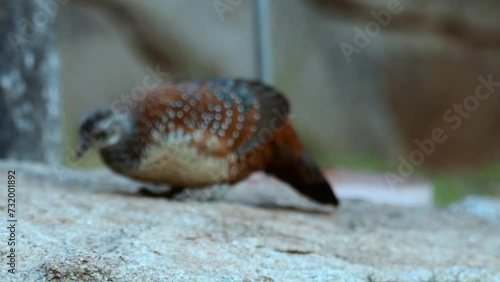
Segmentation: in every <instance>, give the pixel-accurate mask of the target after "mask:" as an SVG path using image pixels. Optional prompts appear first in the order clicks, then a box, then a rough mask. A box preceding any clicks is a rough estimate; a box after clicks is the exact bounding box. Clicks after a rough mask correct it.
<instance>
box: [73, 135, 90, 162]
mask: <svg viewBox="0 0 500 282" xmlns="http://www.w3.org/2000/svg"><path fill="white" fill-rule="evenodd" d="M89 148H90V144H89V141H88V140H87V138H82V139H81V140H80V144H78V149H76V158H77V159H79V158H81V157H82V156H83V154H85V152H87V151H88V150H89Z"/></svg>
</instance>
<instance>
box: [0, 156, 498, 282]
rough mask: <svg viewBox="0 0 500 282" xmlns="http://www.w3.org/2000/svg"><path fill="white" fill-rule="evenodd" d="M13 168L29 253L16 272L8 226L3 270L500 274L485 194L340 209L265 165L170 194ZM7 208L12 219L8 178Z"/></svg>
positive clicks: (300, 277) (87, 174) (185, 275)
mask: <svg viewBox="0 0 500 282" xmlns="http://www.w3.org/2000/svg"><path fill="white" fill-rule="evenodd" d="M9 169H15V170H16V176H17V179H16V180H17V181H16V183H17V193H16V199H17V200H16V209H17V210H16V213H17V216H16V218H17V219H18V222H17V223H16V224H17V229H16V240H17V242H16V243H17V246H16V250H17V251H16V258H17V262H16V263H17V264H16V274H14V275H13V274H10V273H8V272H7V270H8V267H7V266H6V263H5V258H6V256H7V252H8V249H7V236H8V233H7V230H6V228H2V238H3V239H2V242H1V244H2V247H1V248H0V256H1V260H2V263H1V267H0V277H2V278H1V280H2V281H412V282H417V281H429V282H430V281H443V282H444V281H446V282H448V281H478V282H479V281H480V282H484V281H495V282H496V281H500V221H499V216H498V214H496V215H494V213H495V209H496V212H498V210H499V209H498V206H499V205H500V203H499V202H498V201H496V200H493V199H481V198H475V199H474V202H475V204H476V205H477V206H481V205H482V204H481V203H482V200H485V201H488V205H489V206H491V209H489V210H488V212H484V211H483V212H480V213H478V212H477V209H474V208H472V207H471V205H472V202H470V201H469V203H467V204H464V205H462V206H460V205H456V206H454V207H453V208H450V209H436V208H429V207H398V206H389V205H381V204H373V203H368V202H363V201H356V200H348V201H344V202H343V203H342V206H341V207H340V208H339V209H329V208H324V207H318V206H316V205H314V204H312V203H310V202H308V201H307V200H305V199H303V198H301V197H299V196H298V195H297V194H295V193H294V192H292V191H291V189H288V188H287V187H286V186H284V185H283V184H281V183H278V182H275V181H273V180H270V179H268V178H266V177H263V176H260V175H257V176H254V177H252V178H251V179H250V180H249V181H246V182H245V183H242V184H240V185H238V186H237V187H234V189H231V190H230V192H229V193H228V194H227V195H226V197H225V198H224V199H222V200H220V201H217V202H195V201H167V200H164V199H157V198H146V197H143V196H139V195H137V194H135V191H136V190H137V188H138V186H139V184H138V183H134V182H131V181H128V180H126V179H124V178H121V177H118V176H115V175H113V174H111V173H110V172H108V171H107V170H98V171H72V170H67V169H64V168H62V167H58V166H44V165H40V164H30V163H18V162H1V163H0V171H1V174H0V175H3V177H4V178H5V179H6V175H7V172H6V171H7V170H9ZM0 181H1V180H0ZM5 181H6V180H5ZM5 181H4V182H5ZM285 206H287V207H288V208H285ZM0 207H1V210H2V221H3V223H4V224H5V225H6V220H7V216H6V212H4V211H5V210H6V207H7V193H6V189H3V192H2V193H0ZM290 207H293V208H290ZM479 210H481V209H479ZM484 214H486V215H487V216H482V215H484Z"/></svg>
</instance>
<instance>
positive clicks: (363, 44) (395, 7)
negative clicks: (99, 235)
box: [53, 0, 500, 205]
mask: <svg viewBox="0 0 500 282" xmlns="http://www.w3.org/2000/svg"><path fill="white" fill-rule="evenodd" d="M53 2H56V1H53ZM262 2H263V5H264V6H265V9H262V10H261V12H262V13H260V14H259V13H257V11H256V7H257V6H256V2H255V1H252V0H202V1H201V0H199V1H181V0H147V1H135V0H64V1H63V0H60V1H57V2H56V3H57V4H58V9H57V13H56V16H55V18H56V19H55V26H54V32H56V33H57V35H58V43H57V49H58V54H59V60H60V67H59V69H60V78H59V79H60V93H61V97H62V108H63V128H64V130H63V134H62V136H63V138H64V142H65V148H74V147H75V146H76V142H77V134H76V132H77V127H78V122H79V120H80V118H81V116H82V115H83V114H85V113H86V112H88V111H91V110H93V109H95V108H98V107H103V106H110V105H112V104H113V103H117V101H118V102H120V101H122V99H123V98H122V97H127V96H130V95H131V94H133V92H134V91H135V90H134V89H136V87H137V86H141V85H142V84H143V79H144V78H145V77H146V76H148V75H151V70H160V71H161V72H168V73H169V75H171V76H172V77H176V76H182V77H190V78H203V77H220V76H229V77H240V78H248V79H255V78H260V77H259V76H260V74H259V73H261V72H260V71H259V70H260V69H261V68H262V67H264V68H265V69H266V71H267V72H268V74H267V76H268V77H267V78H266V79H267V80H269V81H270V83H272V84H273V85H274V86H276V87H277V88H278V89H280V90H281V91H282V92H283V93H285V95H286V96H288V97H289V99H290V101H291V105H292V112H293V114H294V123H295V125H296V127H297V128H298V131H299V132H300V135H301V136H302V138H303V140H304V143H305V144H306V147H307V148H309V150H310V151H311V152H312V153H313V154H314V156H315V157H316V158H317V159H318V160H319V162H320V163H321V165H322V166H324V167H326V168H336V169H340V170H348V171H363V172H367V173H374V174H380V175H382V177H383V178H384V179H385V180H386V182H387V183H389V184H390V183H391V181H400V180H401V179H404V180H405V181H406V179H410V178H411V179H425V181H426V182H428V183H431V186H432V187H433V188H432V191H433V192H432V193H433V201H434V203H435V204H438V205H446V204H449V203H452V202H455V201H457V200H459V199H461V198H462V197H464V196H465V195H468V194H488V195H494V196H500V130H498V125H497V120H499V118H500V111H499V109H500V98H499V97H498V93H500V83H497V84H496V85H495V82H496V81H498V82H500V64H499V63H500V39H499V38H500V37H499V36H498V35H499V34H500V28H499V26H500V3H499V2H498V1H494V0H483V1H452V0H443V1H438V2H436V1H430V0H421V1H409V0H408V1H396V0H390V1H388V0H371V1H368V0H288V1H286V2H285V1H262ZM266 19H269V21H267V20H266ZM259 27H260V29H259ZM259 36H260V37H259ZM259 38H260V39H263V40H259ZM259 50H260V52H259ZM488 81H490V82H488ZM480 85H482V86H481V87H479V86H480ZM478 88H479V89H480V91H479V92H478ZM495 90H496V91H495ZM478 93H480V94H478ZM478 95H479V96H481V95H482V96H481V97H483V98H484V99H483V98H481V99H480V98H479V96H478ZM486 96H488V97H486ZM436 130H437V132H435V131H436ZM436 136H437V137H436ZM433 138H434V141H431V140H433ZM435 140H440V142H436V141H435ZM429 142H432V144H433V145H432V144H431V143H429ZM418 144H420V145H421V144H427V145H426V146H428V147H422V146H419V145H418ZM424 146H425V145H424ZM422 148H424V149H422ZM425 148H428V149H429V148H432V150H431V151H432V152H431V153H426V151H425ZM429 150H430V149H429ZM64 153H65V154H70V153H71V150H65V152H64ZM66 162H68V158H66ZM67 165H71V164H68V163H67ZM78 166H79V167H96V166H101V164H100V161H99V159H98V157H97V155H96V154H94V155H93V156H91V157H89V158H86V159H85V160H84V162H82V163H79V164H78ZM413 170H414V171H413ZM366 181H370V180H369V179H368V180H366ZM387 183H386V184H385V186H388V188H386V190H387V191H392V190H390V187H389V186H390V185H387ZM388 193H391V192H388Z"/></svg>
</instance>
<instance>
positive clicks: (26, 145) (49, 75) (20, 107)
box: [0, 0, 62, 162]
mask: <svg viewBox="0 0 500 282" xmlns="http://www.w3.org/2000/svg"><path fill="white" fill-rule="evenodd" d="M54 5H56V6H54ZM57 5H58V2H56V1H40V0H15V1H14V0H0V62H1V64H0V113H2V114H3V116H2V118H0V158H11V159H20V160H33V161H42V162H54V161H59V160H60V155H61V151H62V150H61V147H62V146H61V126H60V97H59V81H58V70H59V69H58V67H59V62H58V56H57V52H56V34H55V29H54V22H55V17H56V14H57V10H58V7H57Z"/></svg>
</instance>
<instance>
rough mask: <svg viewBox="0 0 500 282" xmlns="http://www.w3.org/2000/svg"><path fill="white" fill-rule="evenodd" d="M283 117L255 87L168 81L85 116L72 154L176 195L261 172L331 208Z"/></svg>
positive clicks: (265, 90) (329, 194)
mask: <svg viewBox="0 0 500 282" xmlns="http://www.w3.org/2000/svg"><path fill="white" fill-rule="evenodd" d="M288 113H289V105H288V102H287V101H286V99H285V98H284V97H283V95H281V94H280V93H278V92H277V91H276V90H274V89H273V88H271V87H268V86H265V85H263V84H260V83H258V82H250V81H243V80H234V79H208V80H200V81H192V80H175V81H170V82H168V83H165V84H164V85H162V86H161V87H159V88H158V89H157V90H155V91H153V92H150V93H147V95H146V96H145V98H144V99H143V100H142V101H139V102H138V103H137V104H133V105H129V107H128V108H126V109H121V111H117V110H114V109H104V110H99V111H96V112H94V113H91V114H90V115H88V116H87V117H86V118H85V119H84V121H83V122H82V125H81V129H80V131H81V132H80V134H81V140H82V143H81V144H82V145H81V147H80V150H79V153H80V154H81V153H83V152H84V151H85V150H86V149H88V147H90V145H94V146H96V147H98V148H99V149H100V153H101V156H102V158H103V160H104V162H105V163H106V164H107V165H108V166H109V167H110V168H111V169H113V170H114V171H116V172H118V173H120V174H123V175H125V176H128V177H131V178H134V179H138V180H142V181H146V182H152V183H165V184H169V185H171V186H172V187H173V188H174V189H176V190H182V189H185V188H192V187H201V186H207V185H211V184H216V183H235V182H238V181H240V180H242V179H244V178H246V177H247V176H248V175H249V174H250V173H252V172H255V171H265V172H267V173H269V174H272V175H275V176H277V177H278V178H280V179H281V180H283V181H285V182H288V183H289V184H290V185H291V186H292V187H294V188H295V189H297V190H298V191H299V192H301V193H302V194H304V195H306V196H308V197H310V198H312V199H313V200H316V201H318V202H321V203H329V204H333V205H337V204H338V200H337V198H336V197H335V195H334V193H333V190H332V189H331V187H330V185H329V184H328V182H327V181H326V180H325V179H324V177H323V175H322V174H321V171H320V170H319V169H318V167H317V165H316V164H315V162H314V161H313V159H312V158H311V157H310V156H309V155H308V154H307V152H305V150H304V149H303V147H302V145H301V143H300V141H299V139H298V136H297V134H296V133H295V131H294V129H293V127H292V125H291V123H290V120H289V119H288Z"/></svg>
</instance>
